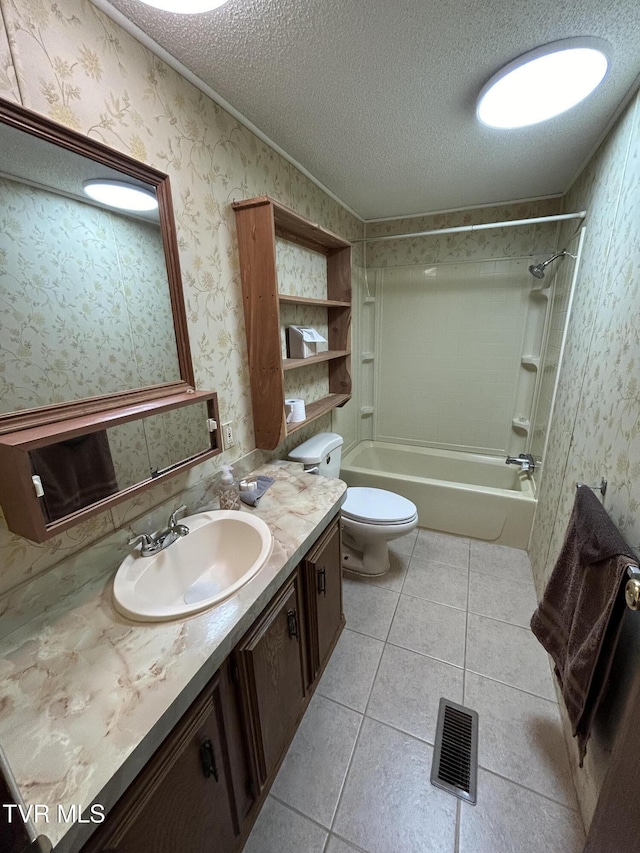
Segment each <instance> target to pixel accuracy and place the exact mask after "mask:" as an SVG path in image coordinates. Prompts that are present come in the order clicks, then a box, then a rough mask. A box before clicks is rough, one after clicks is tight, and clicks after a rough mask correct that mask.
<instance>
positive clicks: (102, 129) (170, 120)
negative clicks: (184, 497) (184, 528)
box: [0, 0, 363, 610]
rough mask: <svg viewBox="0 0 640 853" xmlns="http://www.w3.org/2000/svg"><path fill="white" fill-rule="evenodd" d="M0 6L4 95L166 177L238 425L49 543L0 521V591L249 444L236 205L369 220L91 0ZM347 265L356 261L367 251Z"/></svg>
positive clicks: (209, 378) (199, 342) (336, 225)
mask: <svg viewBox="0 0 640 853" xmlns="http://www.w3.org/2000/svg"><path fill="white" fill-rule="evenodd" d="M0 12H1V13H2V17H1V19H0V20H1V21H3V22H4V27H5V28H6V35H7V37H8V41H9V45H10V49H9V46H8V45H7V43H6V39H5V38H4V35H5V33H4V31H3V30H2V29H0V94H1V95H2V96H6V97H9V98H12V99H13V100H20V101H21V102H22V103H23V104H24V106H26V107H29V108H30V109H32V110H35V111H37V112H40V113H42V114H44V115H47V116H49V117H50V118H53V119H55V120H57V121H59V122H61V123H63V124H66V125H68V126H70V127H73V128H75V129H77V130H79V131H81V132H82V133H85V134H87V135H88V136H90V137H92V138H95V139H98V140H99V141H101V142H104V143H106V144H107V145H110V146H112V147H114V148H117V149H118V150H120V151H123V152H125V153H127V154H129V155H131V156H133V157H135V158H137V159H139V160H141V161H144V162H147V163H149V164H151V165H152V166H154V167H156V168H158V169H160V170H162V171H164V172H166V173H167V174H169V176H170V179H171V188H172V196H173V205H174V210H175V219H176V226H177V232H178V246H179V252H180V265H181V270H182V279H183V287H184V292H185V302H186V308H187V319H188V328H189V337H190V344H191V351H192V357H193V362H194V370H195V374H196V383H197V386H198V388H200V389H205V390H215V391H217V392H218V398H219V405H220V416H221V420H222V421H224V422H226V421H232V422H233V424H234V428H235V437H236V445H235V447H234V448H232V449H231V450H229V451H227V452H225V453H223V454H221V455H220V456H218V457H216V458H215V459H214V460H210V461H209V462H207V463H203V464H202V465H199V466H197V467H196V468H194V469H191V470H190V471H188V472H185V473H184V474H180V475H178V476H176V477H175V478H173V479H171V480H169V481H168V482H166V483H163V484H159V485H158V486H157V487H155V488H154V489H152V490H150V491H149V492H145V493H144V494H142V495H138V496H136V497H135V498H132V499H131V500H130V501H127V502H125V503H123V504H119V505H118V506H117V507H115V508H114V509H113V510H112V511H111V512H110V513H104V514H102V515H100V516H98V517H97V518H96V519H92V520H91V521H89V522H87V523H85V524H84V525H81V526H79V527H74V528H72V529H71V530H70V531H68V532H67V533H64V534H61V535H60V536H58V537H55V539H53V540H51V541H49V542H48V543H45V544H43V545H34V544H33V543H30V542H27V541H26V540H23V539H21V538H20V537H17V536H14V535H12V534H10V533H9V532H8V531H7V530H6V527H4V525H3V524H2V523H0V562H1V563H2V566H3V570H2V573H1V574H0V594H1V593H2V592H3V591H8V590H11V589H12V588H14V587H16V586H17V585H19V584H20V583H23V582H25V581H26V580H28V579H29V578H31V577H33V576H34V575H36V574H39V573H42V572H44V571H46V570H48V569H50V568H51V567H55V566H57V565H59V564H60V562H61V561H62V560H67V559H68V558H70V557H71V556H72V555H73V554H78V553H80V552H83V551H85V550H86V549H87V548H88V546H89V545H90V544H91V543H92V542H97V543H98V544H97V545H96V547H97V548H99V547H100V545H99V541H98V540H101V539H102V538H103V537H105V536H107V535H110V534H113V532H114V530H115V531H116V534H117V537H118V541H119V539H120V538H122V539H123V540H124V539H126V536H127V534H128V533H129V530H128V525H130V524H132V523H133V524H134V525H135V526H136V527H140V526H141V525H142V524H143V523H144V524H146V523H147V521H145V519H146V518H147V516H148V517H150V518H152V517H154V516H153V510H154V507H156V506H157V505H158V504H161V503H163V502H165V503H166V502H175V503H176V504H177V503H179V502H180V496H181V494H182V493H183V492H184V491H185V490H187V489H194V488H195V487H196V485H197V484H198V483H199V482H200V481H203V480H205V479H206V478H211V477H215V476H217V474H218V472H219V468H220V465H221V464H223V463H225V462H233V461H238V460H241V458H242V457H245V456H246V455H247V454H250V453H251V452H252V451H253V450H254V448H255V442H254V437H253V420H252V414H251V399H250V386H249V375H248V366H247V358H246V343H245V333H244V318H243V309H242V298H241V287H240V272H239V260H238V250H237V243H236V233H235V217H234V214H233V210H232V209H231V202H232V201H233V200H234V199H241V198H251V197H253V196H257V195H264V194H268V195H270V196H272V197H274V198H276V199H278V200H279V201H281V202H282V203H284V204H286V205H288V206H289V207H291V208H293V209H294V210H296V211H298V212H299V213H301V214H302V215H304V216H307V217H309V218H311V219H313V220H314V221H315V222H318V223H320V224H321V225H323V226H324V227H326V228H329V229H330V230H332V231H335V232H336V233H338V234H341V235H342V236H344V237H346V238H347V239H353V238H355V237H359V236H362V231H363V226H362V223H361V222H360V221H359V220H358V219H356V218H355V217H353V216H352V215H351V214H350V213H349V212H348V211H347V210H345V209H344V208H342V207H341V206H340V205H339V204H337V203H336V202H335V201H333V199H331V198H330V197H329V196H327V195H326V193H324V192H323V191H322V190H321V189H319V188H318V187H317V186H315V184H313V183H312V182H310V181H309V180H308V179H307V178H306V177H304V176H303V175H302V174H301V173H300V172H299V171H298V170H297V169H296V168H295V167H293V166H292V165H291V164H290V163H288V162H287V161H285V160H284V159H283V158H282V157H280V155H278V154H277V153H276V152H275V151H273V149H271V148H269V146H268V145H266V144H265V143H264V142H262V141H261V140H259V139H258V138H257V137H256V136H254V135H253V134H252V133H251V132H250V131H249V130H248V129H247V128H245V127H244V126H243V125H241V124H240V123H239V122H238V121H236V120H235V119H234V118H232V117H231V116H230V115H229V114H228V113H226V112H225V111H224V110H223V109H221V108H220V107H219V106H217V105H216V104H214V103H213V102H212V101H211V100H210V99H209V98H207V97H206V96H205V95H204V94H203V93H202V92H200V91H199V90H198V89H196V88H195V87H194V86H193V85H192V84H191V83H189V82H187V81H186V80H185V79H184V78H182V77H181V76H180V75H179V74H178V73H177V72H175V71H174V70H173V69H171V68H169V67H168V66H166V65H165V64H164V63H163V62H162V61H161V60H160V59H158V58H157V57H156V56H155V55H153V54H152V53H151V52H150V51H149V50H148V49H147V48H145V47H143V46H142V45H141V44H140V43H139V42H137V41H136V40H135V39H134V38H133V37H131V36H130V35H129V34H128V33H126V32H125V31H123V30H122V29H121V28H120V27H118V25H117V24H115V23H114V22H113V21H111V20H110V19H109V18H108V17H106V16H105V15H104V14H103V13H101V12H100V11H99V10H98V9H96V7H95V6H93V5H92V4H91V3H90V2H87V0H64V1H63V2H60V3H57V4H48V3H46V2H43V0H21V1H20V2H19V3H18V2H15V0H0ZM354 263H358V264H361V263H362V252H361V250H359V251H358V252H356V253H355V254H354ZM314 381H315V380H314ZM296 396H297V395H296ZM330 428H331V417H330V416H328V417H325V418H322V419H320V420H319V421H317V422H316V423H314V424H312V425H311V426H310V427H309V428H305V429H302V430H300V431H299V432H296V433H295V435H293V436H292V437H291V439H289V440H288V441H287V442H286V443H285V444H284V445H283V447H282V448H281V449H280V450H279V453H280V455H284V454H286V452H287V450H288V449H289V448H290V447H293V446H294V444H296V443H297V442H298V441H303V440H304V439H305V438H308V437H309V436H310V435H312V434H313V433H314V432H317V431H318V430H320V429H330ZM294 439H295V441H294ZM251 459H252V460H253V462H254V463H255V464H256V465H257V464H259V463H260V461H261V458H258V456H251ZM150 513H151V515H150V516H149V514H150ZM136 519H137V520H136ZM162 521H166V519H164V518H163V519H162ZM148 523H149V524H150V523H151V522H148ZM120 528H124V529H123V530H120ZM92 554H93V549H92V550H91V551H90V552H87V553H86V557H87V559H91V558H92V557H91V555H92ZM117 562H119V560H117V561H116V565H117ZM1 609H2V608H1V607H0V610H1Z"/></svg>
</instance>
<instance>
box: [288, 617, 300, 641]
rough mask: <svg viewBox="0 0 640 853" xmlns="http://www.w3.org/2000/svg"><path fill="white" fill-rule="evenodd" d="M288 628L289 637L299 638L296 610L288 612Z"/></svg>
mask: <svg viewBox="0 0 640 853" xmlns="http://www.w3.org/2000/svg"><path fill="white" fill-rule="evenodd" d="M287 626H288V629H289V636H290V637H292V638H293V637H297V636H298V614H297V613H296V611H295V610H288V611H287Z"/></svg>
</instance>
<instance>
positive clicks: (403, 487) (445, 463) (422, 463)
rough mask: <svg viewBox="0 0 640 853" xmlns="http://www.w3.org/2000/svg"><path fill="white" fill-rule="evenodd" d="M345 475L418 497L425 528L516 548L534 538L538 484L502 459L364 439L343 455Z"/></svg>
mask: <svg viewBox="0 0 640 853" xmlns="http://www.w3.org/2000/svg"><path fill="white" fill-rule="evenodd" d="M340 476H341V478H342V479H343V480H345V482H346V483H347V484H348V485H349V486H373V487H375V488H378V489H388V490H389V491H391V492H397V493H398V494H399V495H403V496H404V497H405V498H408V499H409V500H411V501H413V502H414V504H415V505H416V506H417V508H418V518H419V522H418V523H419V525H420V527H426V528H429V529H430V530H443V531H445V532H446V533H457V534H458V535H460V536H470V537H472V538H474V539H485V540H487V541H488V542H495V543H497V544H500V545H510V546H511V547H512V548H526V547H527V544H528V542H529V534H530V532H531V524H532V522H533V515H534V513H535V508H536V497H535V483H534V481H533V479H532V478H531V477H530V476H529V475H528V474H523V473H522V472H521V471H520V470H519V469H518V468H516V467H514V466H511V465H506V464H505V460H504V459H502V458H496V457H493V456H482V455H480V454H475V453H463V452H458V451H451V450H436V449H433V448H428V447H414V446H412V445H406V444H390V443H388V442H383V441H362V442H360V444H358V445H357V446H356V447H354V448H353V449H352V450H350V451H349V453H347V454H346V455H345V457H344V458H343V460H342V467H341V469H340Z"/></svg>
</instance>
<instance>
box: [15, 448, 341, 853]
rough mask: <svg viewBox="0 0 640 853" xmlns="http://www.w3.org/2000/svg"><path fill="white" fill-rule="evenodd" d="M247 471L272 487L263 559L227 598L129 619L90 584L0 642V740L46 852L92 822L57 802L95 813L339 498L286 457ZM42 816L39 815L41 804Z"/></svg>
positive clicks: (68, 842)
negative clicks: (195, 610)
mask: <svg viewBox="0 0 640 853" xmlns="http://www.w3.org/2000/svg"><path fill="white" fill-rule="evenodd" d="M254 473H260V474H267V475H268V476H271V477H274V478H275V479H276V482H275V483H274V485H273V486H272V487H271V488H270V489H269V490H268V491H267V492H266V494H265V495H264V497H263V498H262V499H261V501H260V504H259V507H258V508H257V509H251V508H249V507H245V506H244V504H243V510H242V511H244V512H253V513H255V514H256V515H259V516H260V517H261V518H262V519H264V521H266V523H267V524H268V525H269V527H270V528H271V531H272V532H273V536H274V547H273V552H272V554H271V557H270V558H269V560H268V562H267V563H266V565H265V566H264V567H263V568H262V569H261V570H260V571H259V572H258V574H257V575H256V576H255V577H254V578H252V580H251V581H250V582H249V583H248V584H246V585H245V586H244V587H243V588H242V589H240V590H239V591H238V592H237V593H236V594H235V595H234V596H232V597H231V598H229V599H227V600H226V601H224V602H222V603H221V604H219V605H217V606H216V607H214V608H212V609H211V610H208V611H205V612H203V613H200V614H197V615H194V616H191V617H189V618H187V619H181V620H175V621H172V622H161V623H139V622H138V623H137V622H133V621H129V620H128V619H126V618H125V617H123V616H121V615H120V614H119V613H118V612H117V611H116V610H115V608H114V606H113V601H112V577H113V576H112V575H110V576H108V577H105V576H104V575H102V576H100V577H98V578H95V579H93V580H90V581H89V582H88V583H86V584H85V585H84V586H82V587H81V588H80V589H78V590H76V591H75V592H74V593H72V594H71V595H69V596H67V597H66V598H64V599H62V600H61V601H60V602H58V604H57V605H56V606H55V607H54V608H52V609H49V610H48V611H47V612H46V614H43V615H42V616H39V617H38V618H35V619H33V620H32V621H31V622H29V623H28V624H26V625H24V626H22V627H21V628H20V629H19V630H17V631H15V632H14V633H13V634H11V635H9V636H8V637H7V638H5V639H4V640H3V641H2V643H0V682H1V683H2V694H1V696H0V745H1V746H2V748H3V749H4V752H5V755H6V758H7V760H8V763H9V766H10V768H11V771H12V773H13V776H14V778H15V780H16V783H17V786H18V789H19V791H20V793H21V795H22V798H23V799H24V801H25V802H26V804H27V805H30V804H33V805H36V804H38V805H41V806H46V807H47V814H46V817H47V818H48V819H45V817H40V819H37V820H36V821H35V828H36V830H37V831H38V833H41V834H44V835H46V836H47V837H48V838H49V839H50V841H51V842H52V844H53V847H54V850H55V853H75V851H78V850H79V849H80V848H81V846H82V844H83V843H84V842H85V841H86V840H87V838H88V837H89V836H90V835H91V833H92V831H93V830H94V829H96V824H92V823H80V822H77V821H76V822H72V821H69V822H66V821H65V820H59V819H58V817H59V814H58V805H62V806H63V807H64V809H65V811H66V812H67V813H68V810H69V807H70V806H71V805H75V806H76V807H82V811H83V817H84V819H85V820H88V819H89V817H90V814H91V812H90V806H91V805H92V804H100V805H102V806H104V807H105V809H106V810H108V809H109V808H111V806H112V805H113V804H114V803H115V802H116V800H117V799H118V797H119V796H120V795H121V794H122V793H123V791H124V790H125V789H126V788H127V787H128V786H129V785H130V783H131V782H132V781H133V779H134V778H135V776H136V775H137V774H138V772H139V771H140V770H141V769H142V767H144V765H145V764H146V762H147V761H148V760H149V758H150V757H151V756H152V754H153V753H154V752H155V750H156V749H157V748H158V747H159V746H160V744H161V743H162V741H163V740H164V739H165V737H166V736H167V735H168V734H169V732H170V731H171V730H172V728H173V727H174V725H175V724H176V722H177V721H178V720H179V719H180V717H181V716H182V715H183V714H184V713H185V712H186V711H187V710H188V708H189V706H190V705H191V703H192V702H193V701H194V700H195V699H196V698H197V697H198V695H199V693H200V692H201V691H202V690H203V689H204V687H205V686H206V685H207V683H208V681H209V680H210V678H211V677H212V676H213V675H214V673H215V672H216V670H217V669H218V668H219V667H220V664H221V663H222V662H223V661H224V659H225V658H226V657H227V655H228V654H229V652H230V651H231V650H232V649H233V647H234V646H235V645H236V644H237V642H238V641H239V640H240V639H241V637H242V635H243V634H244V633H245V632H246V630H247V629H248V628H249V627H250V626H251V624H252V622H253V621H254V620H255V618H256V617H257V616H258V615H259V613H260V612H261V610H262V609H263V608H264V606H265V605H266V604H267V603H268V602H269V600H270V599H271V598H272V596H273V594H274V593H275V592H276V591H277V589H278V588H279V587H280V586H281V585H282V583H284V581H285V580H286V578H287V577H288V576H289V575H290V574H291V572H293V570H294V569H295V567H296V565H297V564H298V563H299V561H300V559H301V558H302V557H303V556H304V554H305V553H306V552H307V551H308V550H309V547H310V546H311V545H312V544H313V542H314V541H315V540H316V539H317V537H318V536H319V535H320V533H321V532H322V530H323V529H324V528H325V527H326V526H327V524H328V523H329V521H330V520H331V518H332V517H333V516H334V515H335V514H336V512H337V511H338V508H339V506H340V504H341V503H342V502H343V500H344V497H345V492H346V485H345V483H343V482H342V481H341V480H332V479H328V478H325V477H318V476H315V475H313V474H305V473H304V472H303V470H302V466H301V465H299V464H298V463H292V462H275V463H269V464H268V465H264V466H262V467H261V468H259V469H258V471H256V472H254ZM41 813H42V814H45V812H44V810H41Z"/></svg>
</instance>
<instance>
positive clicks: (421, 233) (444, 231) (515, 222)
mask: <svg viewBox="0 0 640 853" xmlns="http://www.w3.org/2000/svg"><path fill="white" fill-rule="evenodd" d="M586 215H587V211H586V210H581V211H579V212H578V213H557V214H555V215H554V216H534V217H532V218H531V219H511V220H508V221H507V222H482V223H480V224H479V225H454V226H452V227H451V228H434V229H433V230H432V231H415V232H414V233H413V234H387V235H385V236H384V237H362V238H358V239H357V240H352V241H351V242H352V243H381V242H382V241H383V240H406V239H407V238H408V237H431V236H432V235H434V234H460V233H462V232H463V231H483V230H486V229H487V228H510V227H512V226H514V225H535V224H536V223H537V222H561V221H562V220H564V219H584V218H585V216H586Z"/></svg>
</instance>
